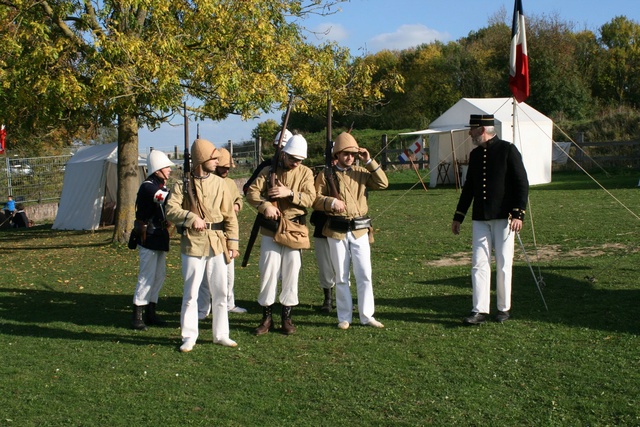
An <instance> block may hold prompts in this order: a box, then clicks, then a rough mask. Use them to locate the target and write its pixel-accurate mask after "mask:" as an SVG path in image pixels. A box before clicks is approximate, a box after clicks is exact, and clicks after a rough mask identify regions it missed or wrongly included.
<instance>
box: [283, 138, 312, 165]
mask: <svg viewBox="0 0 640 427" xmlns="http://www.w3.org/2000/svg"><path fill="white" fill-rule="evenodd" d="M282 151H283V152H285V153H287V154H289V155H290V156H293V157H295V158H296V159H301V160H304V159H306V158H307V140H306V139H304V137H303V136H302V135H293V136H292V137H291V138H289V141H287V145H286V146H285V147H284V148H283V149H282Z"/></svg>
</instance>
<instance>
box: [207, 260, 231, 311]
mask: <svg viewBox="0 0 640 427" xmlns="http://www.w3.org/2000/svg"><path fill="white" fill-rule="evenodd" d="M226 268H227V310H231V309H232V308H234V307H235V306H236V297H235V294H234V292H233V286H234V284H235V281H236V269H235V259H232V260H231V262H230V263H229V264H226ZM210 312H211V291H209V286H206V284H204V285H203V286H200V292H199V293H198V316H199V318H200V319H204V318H205V317H207V316H208V315H209V313H210Z"/></svg>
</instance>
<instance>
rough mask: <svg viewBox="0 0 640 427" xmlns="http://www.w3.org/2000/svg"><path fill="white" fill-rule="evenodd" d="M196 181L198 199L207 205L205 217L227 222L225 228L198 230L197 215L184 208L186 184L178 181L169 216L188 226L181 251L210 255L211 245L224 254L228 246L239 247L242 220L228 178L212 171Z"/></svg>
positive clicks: (181, 244) (169, 218)
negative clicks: (240, 220) (195, 226)
mask: <svg viewBox="0 0 640 427" xmlns="http://www.w3.org/2000/svg"><path fill="white" fill-rule="evenodd" d="M193 181H194V187H195V191H196V195H197V199H198V200H200V201H202V204H203V207H204V211H205V218H203V219H204V220H205V221H206V222H209V223H219V222H224V230H203V231H196V230H193V229H192V228H191V227H192V226H193V223H194V222H195V218H196V217H195V214H193V213H192V212H190V211H189V210H187V209H185V208H184V207H183V203H182V202H183V199H184V194H183V191H182V186H183V183H182V182H178V183H176V184H175V185H174V187H173V190H172V192H171V194H170V195H169V198H168V199H167V219H168V220H169V221H171V222H172V223H174V224H175V225H176V226H179V227H183V229H184V232H183V233H182V238H181V239H180V251H181V252H182V253H183V254H185V255H189V256H208V255H209V248H211V249H212V250H213V253H214V255H218V254H221V253H222V252H223V250H224V247H225V246H226V247H227V249H235V250H238V244H239V240H238V236H239V228H238V219H237V218H236V215H235V212H234V210H233V198H232V196H231V193H230V192H229V190H228V188H227V186H226V185H225V182H224V179H222V178H220V177H219V176H217V175H214V174H210V175H209V176H208V177H207V178H204V179H194V180H193ZM187 205H188V203H185V206H187ZM225 240H226V243H225Z"/></svg>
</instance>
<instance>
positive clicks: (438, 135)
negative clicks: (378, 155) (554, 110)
mask: <svg viewBox="0 0 640 427" xmlns="http://www.w3.org/2000/svg"><path fill="white" fill-rule="evenodd" d="M513 102H514V101H513V99H512V98H462V99H461V100H460V101H458V102H457V103H456V104H455V105H454V106H453V107H451V108H449V109H448V110H447V111H445V112H444V113H443V114H442V115H441V116H440V117H438V118H437V119H436V120H434V121H433V122H431V124H430V125H429V128H428V129H425V130H420V131H417V132H408V133H404V134H403V135H422V136H423V137H428V138H429V165H430V168H431V172H430V179H429V186H430V187H435V186H436V185H438V184H455V183H456V173H458V178H459V179H460V177H462V180H461V181H458V183H459V184H461V183H462V182H464V176H465V175H466V163H467V161H468V159H469V153H470V152H471V150H472V149H473V148H474V146H473V143H472V142H471V138H470V137H469V128H468V127H465V125H467V124H468V123H469V116H470V115H471V114H493V115H494V117H495V128H496V133H497V135H498V137H499V138H501V139H503V140H505V141H509V142H514V134H515V142H514V143H515V146H516V147H517V148H518V150H520V153H521V154H522V158H523V161H524V166H525V168H526V170H527V176H528V178H529V184H530V185H536V184H546V183H549V182H551V160H552V146H553V141H552V132H553V121H552V120H551V119H550V118H548V117H547V116H545V115H544V114H542V113H540V112H539V111H537V110H535V109H534V108H532V107H530V106H529V105H527V104H525V103H523V102H522V103H519V104H517V106H516V110H515V116H514V108H513ZM514 126H515V132H514ZM425 145H426V144H425Z"/></svg>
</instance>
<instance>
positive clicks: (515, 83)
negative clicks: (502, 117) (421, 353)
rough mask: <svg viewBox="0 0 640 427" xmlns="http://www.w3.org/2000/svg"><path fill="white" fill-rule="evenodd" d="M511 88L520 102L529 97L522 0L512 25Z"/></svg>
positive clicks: (517, 0)
mask: <svg viewBox="0 0 640 427" xmlns="http://www.w3.org/2000/svg"><path fill="white" fill-rule="evenodd" d="M509 89H511V92H512V93H513V97H514V98H515V99H516V101H518V102H523V101H524V100H525V99H527V98H528V97H529V57H528V56H527V36H526V34H525V29H524V13H523V12H522V0H516V3H515V6H514V9H513V26H512V27H511V57H510V61H509Z"/></svg>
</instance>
